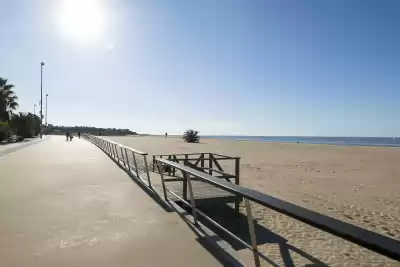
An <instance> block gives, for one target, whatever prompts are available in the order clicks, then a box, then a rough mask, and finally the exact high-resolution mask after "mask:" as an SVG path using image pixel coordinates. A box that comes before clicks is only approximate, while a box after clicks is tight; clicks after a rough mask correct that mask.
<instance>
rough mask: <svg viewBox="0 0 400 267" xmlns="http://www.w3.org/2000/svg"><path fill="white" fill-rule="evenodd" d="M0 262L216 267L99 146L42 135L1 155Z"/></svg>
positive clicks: (40, 266) (59, 265)
mask: <svg viewBox="0 0 400 267" xmlns="http://www.w3.org/2000/svg"><path fill="white" fill-rule="evenodd" d="M0 266H5V267H8V266H21V267H22V266H24V267H25V266H29V267H45V266H57V267H64V266H74V267H80V266H82V267H83V266H85V267H90V266H96V267H102V266H107V267H111V266H127V267H128V266H129V267H133V266H199V267H200V266H221V263H220V262H219V261H218V260H217V259H216V258H215V257H214V256H213V255H212V254H211V253H210V252H209V251H207V250H206V249H205V248H204V247H203V246H202V242H199V240H198V237H197V236H196V235H195V234H194V232H193V231H192V230H191V229H190V228H189V227H188V226H187V224H186V223H185V222H184V221H183V220H182V219H181V218H180V217H179V216H178V215H177V214H176V213H174V212H168V211H165V210H164V209H163V208H162V207H161V206H160V205H158V204H157V203H156V202H155V201H154V200H153V199H152V198H150V197H149V196H148V195H147V194H146V193H145V192H144V191H143V190H142V189H141V188H140V187H138V186H137V185H136V184H135V183H134V182H132V180H131V179H130V177H129V176H128V175H127V174H126V173H125V172H124V171H122V170H121V169H120V168H119V167H118V166H117V165H116V164H115V163H114V162H113V161H112V160H110V159H109V158H108V157H107V156H106V155H105V154H104V153H103V152H102V151H101V150H100V149H98V148H97V147H96V146H94V145H92V144H90V143H89V142H87V141H84V140H79V139H78V138H74V140H73V141H72V142H66V141H65V137H62V136H48V137H47V138H46V139H45V140H44V141H42V142H39V143H36V144H34V145H31V146H29V147H25V148H23V149H21V150H19V151H16V152H15V153H12V154H9V155H6V156H4V157H3V158H1V159H0Z"/></svg>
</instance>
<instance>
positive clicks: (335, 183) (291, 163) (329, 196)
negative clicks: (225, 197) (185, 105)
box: [106, 136, 400, 266]
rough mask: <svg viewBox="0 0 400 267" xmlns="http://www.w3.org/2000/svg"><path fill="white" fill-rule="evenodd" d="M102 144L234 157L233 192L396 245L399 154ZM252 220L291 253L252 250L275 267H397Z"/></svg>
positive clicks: (345, 245)
mask: <svg viewBox="0 0 400 267" xmlns="http://www.w3.org/2000/svg"><path fill="white" fill-rule="evenodd" d="M106 138H108V139H111V140H113V141H115V142H118V143H121V144H124V145H126V146H129V147H132V148H135V149H138V150H142V151H144V152H148V153H149V155H150V157H149V159H151V155H154V154H173V153H191V152H214V153H220V154H224V155H229V156H239V157H241V169H240V172H241V174H240V184H241V185H243V186H245V187H249V188H252V189H256V190H259V191H261V192H263V193H265V194H268V195H271V196H275V197H278V198H280V199H283V200H286V201H288V202H291V203H294V204H297V205H300V206H303V207H306V208H308V209H311V210H314V211H317V212H320V213H322V214H325V215H328V216H331V217H334V218H336V219H340V220H342V221H346V222H349V223H352V224H355V225H358V226H361V227H363V228H366V229H368V230H371V231H374V232H377V233H379V234H382V235H386V236H389V237H391V238H395V239H398V240H400V148H392V147H356V146H351V147H350V146H335V145H312V144H283V143H263V142H250V141H228V140H216V139H202V140H201V143H200V144H188V143H184V142H183V141H182V140H181V139H179V138H174V137H169V138H164V137H158V136H145V137H141V136H138V137H106ZM241 210H242V212H243V213H244V209H243V207H241ZM253 212H254V216H255V219H256V220H257V222H258V224H259V225H260V226H262V228H263V229H265V230H266V229H268V230H270V231H272V232H273V233H275V234H277V235H279V237H280V238H281V239H282V240H287V243H288V244H289V245H290V246H293V247H294V248H292V249H291V250H290V252H285V249H284V248H282V244H281V246H279V244H277V243H276V242H275V244H274V242H265V243H264V244H262V245H261V246H260V249H261V250H262V251H263V252H264V253H265V255H266V256H268V257H269V258H271V259H272V260H273V261H274V262H276V263H277V264H279V265H281V264H283V263H284V262H285V261H286V264H287V265H288V266H290V262H289V263H288V262H287V259H288V258H289V259H291V260H292V261H293V264H294V266H306V265H307V264H317V263H319V264H320V265H321V264H326V265H329V266H400V263H398V262H395V261H392V260H390V259H388V258H386V257H383V256H380V255H379V254H376V253H373V252H371V251H368V250H366V249H363V248H361V247H359V246H356V245H354V244H352V243H350V242H347V241H344V240H342V239H340V238H337V237H335V236H332V235H330V234H328V233H325V232H322V231H319V230H317V229H315V228H313V227H310V226H308V225H305V224H303V223H301V222H298V221H296V220H294V219H291V218H289V217H287V216H284V215H281V214H279V213H277V212H274V211H272V210H270V209H267V208H265V207H261V206H259V205H257V204H253ZM278 243H279V242H278ZM296 248H297V249H298V251H297V253H296V252H294V250H296ZM287 253H289V254H290V255H291V257H288V255H289V254H287ZM242 254H243V257H244V258H248V259H249V260H250V259H252V254H251V252H249V251H245V250H243V253H242ZM285 254H287V255H285ZM301 254H303V255H301ZM307 255H308V256H307ZM313 257H314V258H316V259H312V258H313ZM318 260H319V261H320V262H318ZM250 263H251V261H250ZM265 266H269V264H267V263H265ZM308 266H319V265H318V264H317V265H308Z"/></svg>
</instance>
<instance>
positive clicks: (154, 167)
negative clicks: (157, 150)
mask: <svg viewBox="0 0 400 267" xmlns="http://www.w3.org/2000/svg"><path fill="white" fill-rule="evenodd" d="M155 171H156V157H155V156H153V172H155Z"/></svg>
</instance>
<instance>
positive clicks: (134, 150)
mask: <svg viewBox="0 0 400 267" xmlns="http://www.w3.org/2000/svg"><path fill="white" fill-rule="evenodd" d="M96 138H99V139H102V140H104V141H107V142H109V143H111V144H115V145H118V146H119V147H122V148H126V149H129V150H131V151H133V152H135V153H136V154H139V155H142V156H144V155H148V153H145V152H142V151H140V150H137V149H134V148H131V147H129V146H125V145H122V144H119V143H116V142H114V141H111V140H108V139H105V138H102V137H98V136H96Z"/></svg>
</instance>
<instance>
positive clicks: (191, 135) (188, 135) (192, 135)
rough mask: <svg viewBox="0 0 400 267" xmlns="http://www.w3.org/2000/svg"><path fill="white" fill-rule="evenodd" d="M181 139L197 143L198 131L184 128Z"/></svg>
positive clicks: (198, 140) (198, 139)
mask: <svg viewBox="0 0 400 267" xmlns="http://www.w3.org/2000/svg"><path fill="white" fill-rule="evenodd" d="M182 139H183V140H185V142H187V143H198V142H200V136H199V132H198V131H195V130H192V129H189V130H186V131H185V132H184V134H183V136H182Z"/></svg>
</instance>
